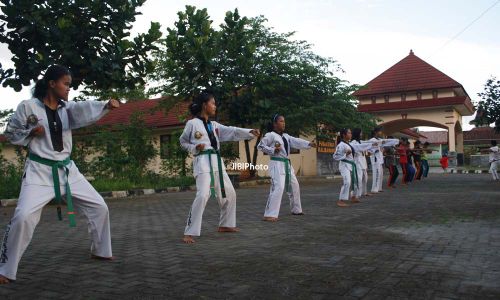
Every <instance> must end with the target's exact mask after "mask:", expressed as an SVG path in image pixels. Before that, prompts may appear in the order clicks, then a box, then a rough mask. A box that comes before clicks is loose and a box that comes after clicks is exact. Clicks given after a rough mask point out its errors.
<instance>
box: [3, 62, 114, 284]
mask: <svg viewBox="0 0 500 300" xmlns="http://www.w3.org/2000/svg"><path fill="white" fill-rule="evenodd" d="M70 85H71V74H70V72H69V70H68V69H67V68H65V67H62V66H58V65H52V66H50V67H49V68H48V69H47V71H46V72H45V75H44V77H43V79H41V80H39V81H38V82H37V83H36V86H35V88H34V90H33V99H30V100H25V101H22V102H21V103H20V104H19V106H18V107H17V110H16V112H15V113H14V115H13V116H12V117H11V118H10V120H9V122H8V124H7V127H6V130H5V135H6V137H7V138H8V139H9V141H10V142H11V143H13V144H15V145H21V146H26V147H28V153H29V155H28V158H27V160H26V164H25V168H24V175H23V178H22V185H21V193H20V195H19V200H18V203H17V207H16V210H15V212H14V216H13V218H12V219H11V221H10V223H9V224H8V225H7V229H6V231H5V235H4V239H3V243H2V245H1V249H0V283H9V282H10V281H14V280H16V273H17V268H18V264H19V261H20V260H21V257H22V255H23V253H24V251H25V250H26V247H28V245H29V243H30V241H31V238H32V236H33V231H34V230H35V227H36V225H37V224H38V222H39V220H40V215H41V213H42V209H43V207H44V206H45V205H46V204H47V203H49V202H50V201H51V200H52V199H53V198H55V199H56V202H57V203H58V204H59V205H60V204H61V201H62V196H65V201H66V202H67V216H68V219H69V224H70V226H71V227H74V226H75V211H74V209H73V205H74V207H75V208H76V209H77V210H78V211H79V212H80V213H82V214H83V215H85V216H86V217H87V219H88V231H89V233H90V236H91V239H92V244H91V247H90V253H91V258H95V259H105V260H111V259H113V256H112V253H111V234H110V226H109V212H108V207H107V205H106V203H104V200H103V198H102V197H101V195H99V193H98V192H97V191H96V190H95V189H94V188H93V187H92V186H91V185H90V184H89V182H88V181H87V180H86V179H85V177H84V176H83V175H82V174H81V173H80V172H79V171H78V168H77V167H76V166H75V163H74V162H73V161H72V160H71V158H70V155H71V149H72V136H71V130H72V129H76V128H80V127H84V126H88V125H90V124H93V123H94V122H96V121H97V120H99V119H100V118H101V117H102V116H104V115H105V114H106V113H107V112H108V111H109V109H113V108H116V107H118V106H119V102H118V101H116V100H111V101H109V102H107V103H106V102H100V101H84V102H73V101H68V93H69V90H70ZM57 210H58V216H59V219H62V215H61V208H60V206H59V207H58V209H57ZM61 251H66V250H64V249H61Z"/></svg>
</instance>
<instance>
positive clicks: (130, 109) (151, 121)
mask: <svg viewBox="0 0 500 300" xmlns="http://www.w3.org/2000/svg"><path fill="white" fill-rule="evenodd" d="M166 99H167V98H158V99H151V100H141V101H134V102H128V103H124V104H122V105H121V106H120V107H119V108H117V109H114V110H112V111H110V112H109V113H108V114H107V115H105V116H104V117H103V118H102V119H100V120H99V121H98V122H97V123H96V124H97V125H100V126H103V125H117V124H120V125H126V124H129V122H130V117H131V116H132V114H133V113H134V112H143V113H144V115H143V118H144V123H145V125H146V126H147V127H149V128H162V127H170V126H180V125H183V124H184V123H185V122H184V121H182V120H181V117H182V116H183V115H185V114H186V112H187V110H188V103H186V102H181V103H178V104H176V105H175V106H174V107H173V108H172V109H170V111H169V112H168V114H166V115H165V112H164V110H162V109H159V110H154V109H155V108H157V107H158V104H159V103H160V102H161V101H162V100H166Z"/></svg>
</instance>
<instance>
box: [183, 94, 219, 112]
mask: <svg viewBox="0 0 500 300" xmlns="http://www.w3.org/2000/svg"><path fill="white" fill-rule="evenodd" d="M213 98H214V95H213V94H212V93H209V92H207V91H203V92H201V93H200V94H198V95H197V96H196V97H194V99H193V103H191V104H190V105H189V112H190V113H191V115H193V116H197V115H199V114H200V113H201V110H202V108H203V103H207V102H208V101H210V99H213Z"/></svg>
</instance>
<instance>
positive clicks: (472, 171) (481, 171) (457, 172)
mask: <svg viewBox="0 0 500 300" xmlns="http://www.w3.org/2000/svg"><path fill="white" fill-rule="evenodd" d="M450 173H451V174H453V173H455V174H488V173H490V171H489V170H455V169H452V170H450Z"/></svg>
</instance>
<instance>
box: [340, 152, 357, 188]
mask: <svg viewBox="0 0 500 300" xmlns="http://www.w3.org/2000/svg"><path fill="white" fill-rule="evenodd" d="M341 161H343V162H345V163H348V164H350V165H351V166H352V170H351V181H352V187H353V188H354V185H356V187H359V186H358V169H357V168H356V163H355V162H353V161H350V160H347V159H343V160H341Z"/></svg>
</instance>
